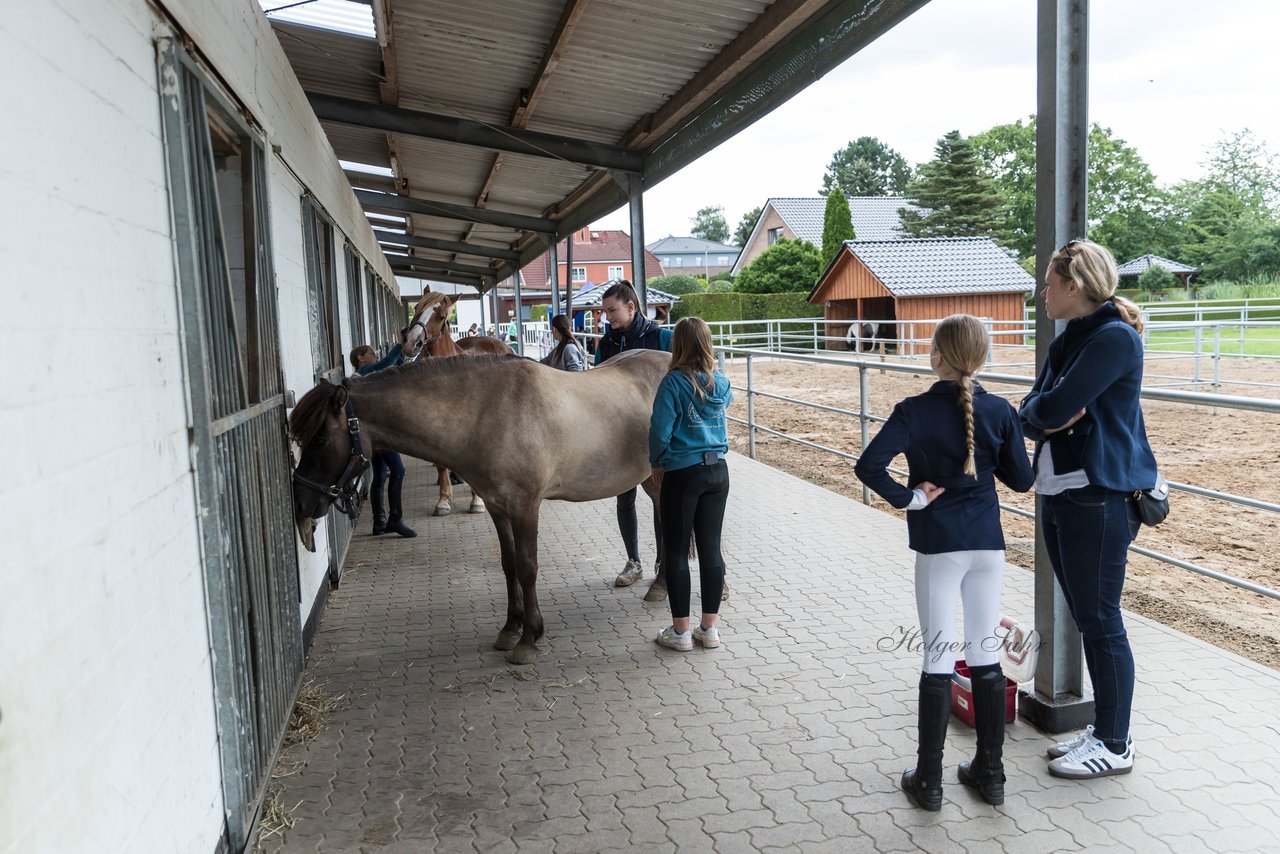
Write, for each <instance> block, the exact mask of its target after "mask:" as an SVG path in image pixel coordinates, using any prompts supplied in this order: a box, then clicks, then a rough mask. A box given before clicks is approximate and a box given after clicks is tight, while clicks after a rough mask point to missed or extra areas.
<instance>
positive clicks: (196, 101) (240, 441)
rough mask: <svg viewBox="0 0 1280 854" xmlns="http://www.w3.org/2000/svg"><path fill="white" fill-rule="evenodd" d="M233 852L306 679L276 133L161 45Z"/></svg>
mask: <svg viewBox="0 0 1280 854" xmlns="http://www.w3.org/2000/svg"><path fill="white" fill-rule="evenodd" d="M157 63H158V66H159V72H160V79H161V80H163V81H168V85H167V86H165V87H162V91H161V114H162V118H163V125H164V152H165V158H166V161H167V167H168V178H169V201H170V207H171V213H172V223H173V242H174V252H175V255H176V257H177V259H178V288H179V299H180V303H181V306H182V315H181V323H182V328H181V338H182V342H183V346H184V350H185V364H184V369H185V374H186V382H187V386H188V392H189V394H188V396H189V399H190V401H191V404H190V406H191V409H190V421H191V423H190V429H191V454H192V459H193V463H194V469H195V480H196V500H197V503H198V507H197V510H198V514H197V515H198V518H199V520H200V535H201V554H202V563H203V571H204V580H205V594H206V595H205V598H206V608H207V618H208V623H209V638H210V644H211V647H212V650H213V655H212V666H213V676H214V680H213V682H214V684H213V691H214V695H215V709H216V714H217V725H218V736H219V737H218V743H219V754H220V760H221V766H222V788H223V798H224V803H225V807H226V809H225V814H224V815H225V822H226V825H225V828H224V833H225V837H226V840H227V841H228V842H229V843H230V845H231V847H232V848H233V849H234V850H241V849H243V848H244V846H245V844H246V843H247V840H248V836H249V830H250V826H251V823H252V821H253V816H254V815H255V814H256V812H257V810H258V807H259V805H260V804H261V803H262V800H263V798H264V796H265V793H266V784H267V782H268V780H269V776H270V770H271V767H272V764H273V763H274V761H275V756H276V752H277V748H278V746H279V744H280V739H281V738H282V737H283V735H284V731H285V728H286V726H287V724H288V719H289V712H290V709H291V708H292V705H293V696H294V693H295V691H296V689H297V686H298V683H299V680H300V679H301V675H302V628H301V626H300V618H299V609H298V602H299V583H298V556H297V538H296V535H295V533H294V523H293V507H292V497H291V490H290V482H289V477H290V471H289V447H288V440H287V437H286V435H285V400H284V393H283V392H284V382H283V372H282V368H281V362H280V337H279V330H278V324H277V317H276V292H275V276H274V272H273V270H272V263H271V258H272V256H271V233H270V228H269V226H270V215H269V209H268V203H267V160H266V153H265V148H264V145H263V140H262V138H261V135H260V133H259V132H258V131H257V130H256V129H253V128H251V127H250V126H249V125H248V124H247V123H246V121H245V120H244V119H243V118H242V115H243V113H242V111H241V110H240V109H239V108H238V107H237V106H236V105H235V104H234V103H233V102H232V101H231V100H230V99H229V98H228V97H227V96H226V95H224V94H223V93H222V92H221V91H220V90H219V89H218V88H217V86H216V85H215V84H214V83H213V82H212V80H211V79H210V78H209V77H208V76H207V75H206V74H205V73H204V72H203V71H202V70H201V69H200V68H199V67H198V66H197V64H196V63H195V61H194V60H193V59H192V58H191V57H190V56H189V55H188V54H187V53H186V52H185V51H184V50H183V49H182V48H181V47H179V46H178V45H177V44H176V43H175V42H174V41H173V40H172V39H167V38H165V39H160V40H158V42H157Z"/></svg>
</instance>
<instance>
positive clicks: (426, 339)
mask: <svg viewBox="0 0 1280 854" xmlns="http://www.w3.org/2000/svg"><path fill="white" fill-rule="evenodd" d="M415 326H416V327H418V328H419V329H421V330H422V343H421V344H419V345H418V350H419V352H421V351H423V350H426V349H427V346H428V345H430V344H431V343H432V342H434V341H435V340H436V339H437V338H439V337H440V336H441V335H443V334H444V329H445V328H446V327H444V326H441V327H440V332H437V333H436V334H435V335H432V334H431V333H430V332H429V331H428V330H427V325H426V324H425V323H423V322H422V321H421V320H415V321H414V322H413V323H410V324H409V328H410V329H413V327H415Z"/></svg>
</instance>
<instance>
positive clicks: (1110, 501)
mask: <svg viewBox="0 0 1280 854" xmlns="http://www.w3.org/2000/svg"><path fill="white" fill-rule="evenodd" d="M1119 281H1120V277H1119V274H1118V273H1117V271H1116V262H1115V258H1113V257H1112V256H1111V253H1110V252H1109V251H1107V250H1106V249H1105V248H1103V247H1101V246H1099V245H1098V244H1096V243H1092V242H1090V241H1087V240H1073V241H1071V242H1070V243H1068V244H1067V245H1066V246H1064V247H1063V248H1062V249H1060V250H1058V252H1056V253H1055V254H1054V256H1053V258H1052V259H1051V260H1050V262H1049V269H1048V272H1047V274H1046V276H1045V288H1044V293H1043V296H1044V304H1045V311H1046V313H1047V314H1048V315H1049V317H1051V318H1053V319H1054V320H1065V321H1067V326H1066V329H1064V330H1063V332H1062V334H1061V335H1059V336H1058V337H1057V338H1055V339H1054V340H1053V343H1052V344H1050V345H1049V356H1048V358H1047V359H1046V360H1045V363H1044V365H1042V366H1041V369H1040V374H1039V375H1038V376H1037V377H1036V381H1035V385H1033V386H1032V388H1031V392H1030V394H1028V395H1027V396H1026V397H1025V398H1024V399H1023V401H1022V407H1021V408H1020V410H1019V416H1020V418H1021V420H1022V429H1023V432H1024V433H1025V434H1026V436H1027V438H1029V439H1033V440H1035V443H1036V450H1035V468H1036V492H1037V493H1038V495H1039V501H1040V527H1041V531H1042V533H1043V534H1044V542H1045V549H1046V551H1047V552H1048V555H1049V562H1050V563H1051V564H1052V565H1053V572H1054V575H1055V576H1056V577H1057V579H1058V585H1059V587H1060V588H1061V589H1062V595H1063V598H1064V599H1065V600H1066V603H1067V608H1068V609H1069V610H1070V611H1071V617H1072V619H1074V620H1075V621H1076V625H1077V626H1079V627H1080V634H1081V635H1082V636H1083V640H1084V659H1085V664H1086V666H1087V667H1088V669H1089V678H1090V681H1091V682H1092V683H1093V693H1094V720H1093V724H1092V726H1090V727H1088V728H1087V729H1086V730H1085V731H1084V732H1083V733H1081V734H1080V735H1078V736H1076V737H1075V738H1072V739H1069V740H1067V741H1063V742H1060V743H1058V744H1055V745H1054V746H1053V747H1051V748H1049V757H1050V760H1051V761H1050V762H1049V773H1050V774H1052V775H1054V776H1056V777H1068V778H1072V779H1088V778H1092V777H1104V776H1109V775H1112V774H1127V773H1129V772H1130V771H1131V770H1132V769H1133V756H1134V753H1133V739H1132V738H1131V737H1130V734H1129V716H1130V710H1131V709H1132V706H1133V684H1134V664H1133V652H1132V650H1131V649H1130V648H1129V636H1128V634H1127V632H1126V631H1125V627H1124V618H1123V617H1122V615H1121V613H1120V592H1121V590H1122V589H1123V587H1124V577H1125V570H1126V567H1127V562H1128V552H1129V544H1130V543H1131V542H1133V539H1134V537H1136V536H1137V534H1138V526H1139V521H1138V514H1137V508H1136V507H1135V506H1134V502H1133V494H1134V492H1135V491H1139V490H1146V489H1151V488H1153V487H1154V486H1156V483H1157V480H1158V478H1159V475H1158V473H1157V471H1156V459H1155V455H1154V454H1153V453H1152V451H1151V444H1150V443H1149V442H1148V441H1147V429H1146V424H1145V422H1144V420H1143V417H1142V406H1141V401H1140V399H1139V394H1140V392H1141V390H1142V359H1143V351H1142V338H1141V333H1142V326H1143V320H1142V313H1141V312H1140V311H1139V310H1138V307H1137V306H1136V305H1134V304H1133V303H1132V302H1130V301H1129V300H1127V299H1124V298H1123V297H1119V296H1116V286H1117V284H1118V283H1119Z"/></svg>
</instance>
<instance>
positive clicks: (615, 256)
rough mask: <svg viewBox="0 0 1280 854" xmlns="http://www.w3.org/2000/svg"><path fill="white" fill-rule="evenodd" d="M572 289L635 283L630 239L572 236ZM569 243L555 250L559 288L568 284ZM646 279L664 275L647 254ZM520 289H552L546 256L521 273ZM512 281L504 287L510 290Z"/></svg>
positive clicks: (618, 234) (614, 234) (586, 231)
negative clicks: (626, 282)
mask: <svg viewBox="0 0 1280 854" xmlns="http://www.w3.org/2000/svg"><path fill="white" fill-rule="evenodd" d="M571 239H572V240H573V259H572V260H573V286H574V288H579V287H586V286H587V285H588V284H600V283H601V282H609V281H613V280H615V279H626V280H627V281H629V282H634V281H635V276H634V275H632V269H631V236H630V235H628V234H627V233H626V232H625V231H612V230H596V229H592V228H582V229H579V230H578V231H575V232H574V233H573V236H572V238H571ZM568 243H569V242H568V240H561V241H560V243H559V245H558V246H557V248H556V258H557V260H558V262H559V263H558V266H559V268H560V276H559V280H560V284H561V285H564V284H565V283H566V282H568V281H569V279H568V276H569V272H570V271H569V265H568V264H567V263H566V254H565V253H566V250H567V249H568ZM644 274H645V278H652V277H654V276H661V275H664V271H663V267H662V264H660V263H659V262H658V259H657V257H656V256H655V255H654V254H653V253H652V252H649V251H646V252H645V255H644ZM520 275H521V277H522V279H521V286H522V287H525V288H531V289H546V288H550V287H551V260H550V257H549V255H548V254H547V253H545V252H544V253H543V254H541V255H539V256H538V257H537V258H534V259H533V260H532V261H530V262H529V263H528V264H526V265H525V266H524V267H523V268H522V269H521V270H520ZM511 284H512V283H511V281H510V280H507V281H506V282H504V283H503V288H504V289H506V288H510V287H511Z"/></svg>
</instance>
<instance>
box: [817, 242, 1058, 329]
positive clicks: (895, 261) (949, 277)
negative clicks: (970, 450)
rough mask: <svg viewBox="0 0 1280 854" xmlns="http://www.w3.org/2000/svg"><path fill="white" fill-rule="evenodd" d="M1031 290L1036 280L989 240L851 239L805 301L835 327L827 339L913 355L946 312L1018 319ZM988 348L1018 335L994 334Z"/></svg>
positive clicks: (999, 319) (828, 327)
mask: <svg viewBox="0 0 1280 854" xmlns="http://www.w3.org/2000/svg"><path fill="white" fill-rule="evenodd" d="M1034 290H1035V279H1033V278H1032V277H1031V275H1030V274H1028V273H1027V271H1026V270H1024V269H1022V267H1020V266H1019V265H1018V263H1017V262H1016V261H1014V260H1013V259H1012V258H1011V257H1009V255H1008V253H1007V252H1005V251H1004V250H1003V249H1001V248H1000V246H999V245H997V244H996V242H995V241H994V240H992V239H991V238H989V237H924V238H914V239H906V240H849V241H846V242H845V244H844V248H843V249H842V250H841V251H840V252H839V253H837V255H836V257H835V258H834V259H833V260H832V261H831V263H830V264H828V265H827V269H826V271H825V272H823V274H822V277H821V278H819V279H818V283H817V284H816V285H815V286H814V288H813V290H812V291H810V292H809V302H810V303H812V304H815V305H821V306H822V307H823V317H824V318H826V319H827V320H828V321H835V322H834V323H830V322H829V323H828V324H827V335H828V336H829V337H839V338H844V339H846V340H852V339H854V338H858V337H861V338H867V337H871V338H874V339H877V340H883V341H885V342H886V344H888V345H890V346H896V347H897V349H898V352H900V353H906V354H915V353H919V352H922V351H927V350H928V340H929V338H930V337H931V336H932V335H933V329H934V326H935V325H936V322H937V321H938V320H940V319H942V318H944V317H946V316H948V315H951V314H960V313H963V314H972V315H974V316H975V317H981V318H984V319H990V320H994V321H1014V322H1020V321H1022V320H1023V318H1024V316H1025V311H1026V301H1027V296H1028V295H1029V294H1030V293H1031V292H1032V291H1034ZM861 324H866V327H865V328H866V329H867V331H866V332H863V331H862V330H861V329H860V328H859V327H860V325H861ZM997 328H999V327H998V326H997ZM1007 328H1010V329H1012V325H1010V326H1009V327H1007ZM850 330H853V332H852V334H851V332H850ZM992 342H993V343H999V344H1020V343H1022V335H1021V330H1020V329H1019V330H1018V333H1017V334H1015V333H1014V332H1012V331H1011V332H1009V334H1006V335H993V336H992ZM828 346H829V347H830V348H831V349H846V347H847V346H848V345H846V344H844V343H839V342H832V343H829V344H828Z"/></svg>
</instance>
